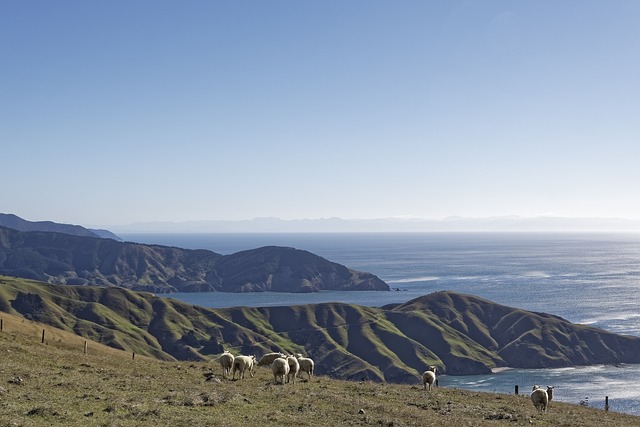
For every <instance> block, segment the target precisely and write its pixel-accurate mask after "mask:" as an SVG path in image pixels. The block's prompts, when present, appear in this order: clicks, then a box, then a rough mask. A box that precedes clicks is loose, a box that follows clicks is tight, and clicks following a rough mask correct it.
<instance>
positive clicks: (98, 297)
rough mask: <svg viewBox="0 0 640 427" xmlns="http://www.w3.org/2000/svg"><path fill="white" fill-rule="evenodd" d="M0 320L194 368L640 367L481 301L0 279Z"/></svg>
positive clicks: (405, 374)
mask: <svg viewBox="0 0 640 427" xmlns="http://www.w3.org/2000/svg"><path fill="white" fill-rule="evenodd" d="M0 310H1V311H4V312H7V313H11V314H16V315H21V316H23V317H25V318H26V319H29V320H33V321H38V322H41V323H44V324H48V325H51V326H55V327H57V328H60V329H63V330H66V331H70V332H73V333H76V334H79V335H81V336H83V337H87V338H90V339H92V340H95V341H97V342H100V343H103V344H106V345H109V346H111V347H114V348H118V349H123V350H127V351H132V352H136V353H137V354H141V355H147V356H150V357H154V358H158V359H164V360H192V361H204V360H208V359H210V358H211V357H213V356H214V355H217V354H219V353H221V352H222V350H223V349H230V350H231V351H232V352H233V353H235V354H239V353H242V354H254V355H256V356H258V357H259V356H260V355H262V354H264V353H267V352H271V351H283V352H289V353H304V354H308V355H310V356H311V357H313V359H314V360H315V361H316V363H317V372H318V374H322V375H328V376H331V377H333V378H339V379H357V380H363V379H364V380H374V381H386V382H395V383H414V382H415V381H416V379H417V378H418V376H419V375H420V374H421V373H422V372H423V371H424V370H425V369H426V368H427V366H429V365H436V366H438V368H439V372H441V373H448V374H453V375H456V374H458V375H460V374H478V373H489V372H490V371H491V369H492V368H496V367H504V366H510V367H537V368H541V367H552V366H553V367H560V366H570V365H580V364H596V363H640V338H637V337H630V336H620V335H616V334H612V333H609V332H606V331H603V330H601V329H597V328H593V327H588V326H583V325H574V324H571V323H569V322H567V321H566V320H563V319H561V318H559V317H556V316H551V315H547V314H540V313H532V312H527V311H524V310H519V309H516V308H510V307H505V306H501V305H499V304H495V303H492V302H490V301H487V300H484V299H482V298H478V297H474V296H470V295H462V294H458V293H454V292H438V293H434V294H430V295H426V296H424V297H421V298H418V299H415V300H413V301H410V302H408V303H406V304H402V305H395V306H389V307H383V308H370V307H361V306H357V305H352V304H342V303H326V304H311V305H299V306H291V307H261V308H249V307H236V308H226V309H209V308H203V307H198V306H193V305H190V304H185V303H182V302H179V301H176V300H172V299H169V298H161V297H158V296H155V295H153V294H149V293H136V292H132V291H128V290H126V289H122V288H113V287H110V288H98V287H90V286H79V287H78V286H59V285H47V284H43V283H39V282H35V281H28V280H24V279H15V278H9V277H4V278H0Z"/></svg>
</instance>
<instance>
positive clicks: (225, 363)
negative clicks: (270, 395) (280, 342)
mask: <svg viewBox="0 0 640 427" xmlns="http://www.w3.org/2000/svg"><path fill="white" fill-rule="evenodd" d="M219 361H220V366H221V367H222V376H223V378H227V377H228V376H229V374H231V379H232V380H235V379H236V372H237V373H238V379H244V374H245V372H247V371H249V375H251V376H252V377H253V368H254V367H255V366H270V367H271V372H273V382H274V383H275V384H278V383H281V384H284V383H285V382H293V383H295V382H296V377H297V376H298V375H299V374H300V372H306V373H307V376H308V378H309V379H311V377H312V376H313V368H314V365H315V364H314V362H313V360H312V359H310V358H308V357H302V355H301V354H296V355H295V356H293V355H287V354H284V353H267V354H265V355H264V356H262V357H261V358H260V360H259V361H256V357H255V356H235V357H234V355H233V354H231V353H230V352H229V351H228V350H225V351H224V353H222V355H220V358H219Z"/></svg>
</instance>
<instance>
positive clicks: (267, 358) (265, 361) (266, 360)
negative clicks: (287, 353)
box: [258, 353, 284, 366]
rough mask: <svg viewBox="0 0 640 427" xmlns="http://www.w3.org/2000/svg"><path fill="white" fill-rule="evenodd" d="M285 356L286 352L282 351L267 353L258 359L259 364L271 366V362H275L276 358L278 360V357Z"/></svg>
mask: <svg viewBox="0 0 640 427" xmlns="http://www.w3.org/2000/svg"><path fill="white" fill-rule="evenodd" d="M283 356H284V354H282V353H267V354H265V355H264V356H262V357H261V358H260V360H259V361H258V366H271V363H273V361H274V360H276V359H277V358H278V357H283Z"/></svg>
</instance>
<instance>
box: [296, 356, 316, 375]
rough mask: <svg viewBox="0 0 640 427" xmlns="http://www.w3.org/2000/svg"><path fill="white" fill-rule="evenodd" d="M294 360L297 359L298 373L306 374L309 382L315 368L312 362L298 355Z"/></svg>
mask: <svg viewBox="0 0 640 427" xmlns="http://www.w3.org/2000/svg"><path fill="white" fill-rule="evenodd" d="M296 359H298V363H299V364H300V371H299V372H306V373H307V375H308V376H309V380H311V377H312V376H313V368H314V366H315V363H313V360H312V359H310V358H308V357H302V355H301V354H300V353H298V354H296Z"/></svg>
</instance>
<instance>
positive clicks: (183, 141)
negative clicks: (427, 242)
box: [0, 0, 640, 226]
mask: <svg viewBox="0 0 640 427" xmlns="http://www.w3.org/2000/svg"><path fill="white" fill-rule="evenodd" d="M638 22H640V2H638V1H636V0H630V1H623V0H615V1H589V0H566V1H551V0H549V1H517V2H516V1H494V0H486V1H475V0H470V1H428V0H419V1H409V0H406V1H405V0H401V1H376V0H353V1H337V0H329V1H315V2H314V1H293V0H290V1H277V0H276V1H264V0H260V1H248V0H247V1H242V0H239V1H191V0H187V1H159V0H153V1H145V0H136V1H108V2H107V1H85V0H79V1H69V0H59V1H55V2H43V1H31V0H3V1H0V58H1V63H2V66H1V67H0V159H2V163H1V164H2V168H0V176H1V184H0V212H3V213H13V214H16V215H18V216H21V217H23V218H25V219H28V220H32V221H40V220H51V221H57V222H64V223H74V224H82V225H87V226H109V225H118V224H131V223H136V222H146V221H171V222H183V221H199V220H244V219H251V218H260V217H277V218H282V219H302V218H310V219H315V218H329V217H340V218H345V219H355V218H362V219H370V218H389V217H394V218H396V217H400V218H405V217H407V218H444V217H448V216H465V217H490V216H504V215H520V216H539V215H552V216H567V217H621V218H629V219H640V197H638V194H639V193H638V191H639V190H638V189H639V187H640V186H639V184H640V167H639V166H638V165H639V163H638V159H639V157H640V156H639V154H640V120H639V119H638V117H639V115H640V78H639V77H638V76H640V26H639V25H638Z"/></svg>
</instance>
